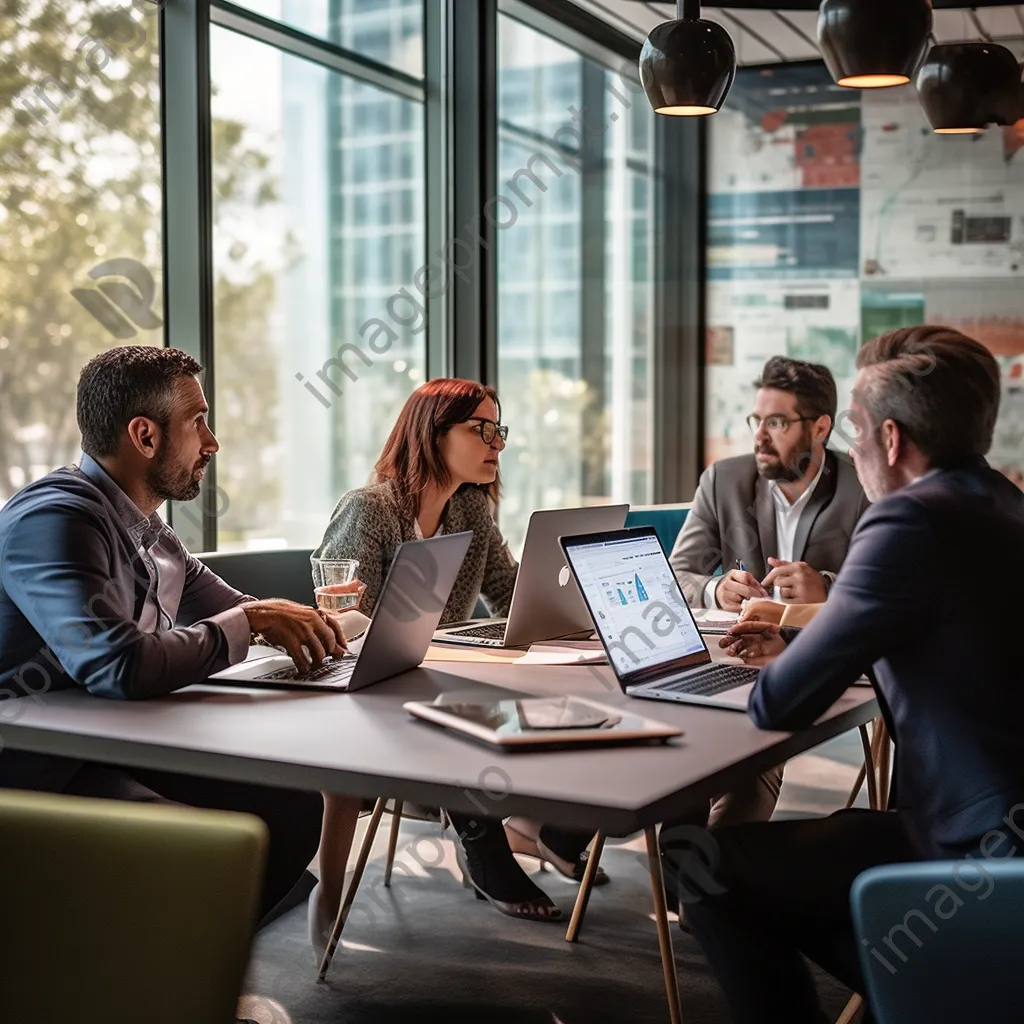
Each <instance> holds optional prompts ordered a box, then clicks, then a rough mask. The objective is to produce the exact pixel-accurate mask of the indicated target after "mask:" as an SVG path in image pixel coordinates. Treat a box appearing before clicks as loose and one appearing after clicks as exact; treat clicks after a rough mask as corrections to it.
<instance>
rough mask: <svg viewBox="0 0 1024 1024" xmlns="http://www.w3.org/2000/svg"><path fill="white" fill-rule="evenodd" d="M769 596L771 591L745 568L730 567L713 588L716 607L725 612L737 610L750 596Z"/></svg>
mask: <svg viewBox="0 0 1024 1024" xmlns="http://www.w3.org/2000/svg"><path fill="white" fill-rule="evenodd" d="M769 596H771V592H770V591H768V590H765V589H764V587H763V586H761V584H760V583H758V581H757V579H756V577H754V576H752V575H751V574H750V573H749V572H747V571H746V570H745V569H730V570H729V571H728V572H727V573H726V574H725V575H724V576H723V577H722V581H721V583H719V584H718V586H717V587H716V588H715V600H716V601H717V602H718V607H719V608H722V609H724V610H725V611H727V612H738V611H739V610H740V608H741V607H742V605H743V602H744V601H746V600H749V599H751V598H756V597H769Z"/></svg>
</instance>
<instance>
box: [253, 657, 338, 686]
mask: <svg viewBox="0 0 1024 1024" xmlns="http://www.w3.org/2000/svg"><path fill="white" fill-rule="evenodd" d="M356 660H357V659H356V656H355V655H354V654H347V655H345V656H344V657H341V658H327V659H326V660H325V661H324V662H323V664H322V665H320V666H319V667H318V668H314V669H310V670H309V671H308V672H300V671H299V670H298V669H297V668H296V667H295V666H294V665H291V666H289V667H287V668H278V669H274V671H273V672H265V673H264V674H263V675H261V676H256V678H257V679H294V680H295V681H296V682H300V683H320V682H334V681H340V680H343V679H348V677H349V676H350V675H352V672H353V670H354V669H355V667H356Z"/></svg>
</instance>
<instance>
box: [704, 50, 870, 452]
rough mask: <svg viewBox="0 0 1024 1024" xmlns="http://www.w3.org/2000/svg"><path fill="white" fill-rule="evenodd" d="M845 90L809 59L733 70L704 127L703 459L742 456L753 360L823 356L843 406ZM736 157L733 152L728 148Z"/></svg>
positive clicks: (854, 181) (851, 337)
mask: <svg viewBox="0 0 1024 1024" xmlns="http://www.w3.org/2000/svg"><path fill="white" fill-rule="evenodd" d="M859 102H860V100H859V93H852V92H851V91H850V90H846V89H840V88H839V87H838V86H836V85H835V84H834V83H833V82H832V80H831V78H830V77H829V75H828V72H827V71H826V70H825V68H824V66H823V65H818V64H809V65H797V66H793V67H788V68H778V69H771V70H768V69H765V70H752V71H747V72H744V71H741V72H740V74H739V75H738V76H737V80H736V84H735V86H734V87H733V91H732V93H731V94H730V97H729V104H728V108H727V110H728V116H724V115H726V113H727V110H725V109H723V111H722V112H721V113H720V114H719V115H717V117H718V118H721V119H722V120H721V123H719V122H718V121H716V123H715V125H714V130H713V132H712V136H711V164H710V166H711V171H710V191H711V194H710V196H709V200H708V201H709V224H708V278H709V283H708V292H707V296H708V305H707V311H708V318H707V322H708V331H707V352H706V357H707V367H708V368H707V374H708V377H707V396H708V397H707V422H706V436H707V442H706V457H707V460H708V461H709V462H710V461H713V460H715V459H719V458H724V457H726V456H729V455H739V454H742V453H744V452H748V451H750V443H751V442H750V434H749V431H748V430H747V427H746V423H745V419H746V416H747V414H748V413H749V412H750V408H751V403H752V401H753V396H754V391H753V386H752V384H753V381H754V380H755V379H756V378H757V377H758V376H759V375H760V373H761V370H762V369H763V368H764V364H765V362H766V361H767V359H768V358H769V357H771V356H773V355H787V356H791V357H792V358H794V359H807V360H810V361H812V362H821V363H824V364H825V365H827V366H828V367H829V368H830V369H831V370H832V372H833V373H834V374H835V376H836V378H837V383H838V385H839V393H840V404H843V403H844V402H846V401H847V398H848V395H849V391H850V386H851V384H852V379H853V375H854V359H855V358H856V353H857V348H858V345H859V343H860V330H859V328H860V286H859V283H858V280H857V278H858V270H859V252H858V244H859V225H860V189H859V185H860V113H859ZM737 152H741V153H743V154H744V158H745V159H742V160H736V153H737Z"/></svg>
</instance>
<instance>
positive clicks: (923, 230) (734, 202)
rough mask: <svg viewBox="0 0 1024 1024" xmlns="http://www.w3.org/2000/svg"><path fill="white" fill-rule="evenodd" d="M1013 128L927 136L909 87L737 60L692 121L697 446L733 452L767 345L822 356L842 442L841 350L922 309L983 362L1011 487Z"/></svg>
mask: <svg viewBox="0 0 1024 1024" xmlns="http://www.w3.org/2000/svg"><path fill="white" fill-rule="evenodd" d="M1009 45H1010V48H1011V49H1012V50H1013V51H1014V53H1015V54H1016V55H1017V57H1018V58H1019V57H1020V56H1021V55H1022V54H1024V44H1022V43H1020V42H1018V43H1010V44H1009ZM1022 143H1024V122H1020V123H1018V125H1017V126H1015V127H1008V128H992V129H990V130H988V131H987V132H985V133H984V134H983V135H981V136H939V135H935V134H934V133H932V132H931V130H930V129H929V127H928V125H927V123H926V121H925V119H924V115H923V114H922V112H921V107H920V103H919V101H918V98H917V94H916V92H915V90H914V89H913V88H912V87H911V86H903V87H898V88H894V89H879V90H865V91H863V92H859V91H857V90H850V89H843V88H840V87H838V86H836V85H834V84H833V82H832V80H831V78H830V77H829V74H828V72H827V71H826V69H825V67H824V65H822V64H803V65H796V66H780V67H776V68H773V69H765V70H753V69H741V70H740V72H739V73H738V74H737V77H736V82H735V85H734V86H733V89H732V91H731V93H730V95H729V100H728V102H727V104H726V106H725V108H723V110H722V111H721V112H720V113H719V114H717V115H716V116H715V117H714V118H713V119H712V121H711V124H710V162H709V193H710V195H709V205H710V225H709V248H708V268H709V282H708V336H707V376H706V394H707V403H706V408H707V414H706V415H707V420H706V438H707V446H706V452H705V457H706V459H707V460H708V461H709V462H710V461H713V460H715V459H718V458H722V457H723V456H727V455H734V454H739V453H741V452H746V451H749V450H750V434H749V431H748V430H747V428H746V425H745V424H744V422H743V420H744V417H745V416H746V415H747V413H748V412H749V411H750V403H751V402H752V401H753V388H752V386H751V385H752V381H753V380H754V379H755V378H756V377H757V376H758V372H759V371H760V369H761V368H762V366H763V364H764V362H765V360H766V359H767V358H768V357H769V356H772V355H776V354H781V355H789V356H792V357H793V358H797V359H808V360H811V361H813V362H820V363H824V364H825V365H827V366H828V367H829V368H830V369H831V370H832V372H833V374H834V375H835V377H836V381H837V384H838V386H839V409H840V415H839V418H838V422H837V429H836V431H835V433H833V436H832V441H833V444H834V445H835V446H836V447H839V448H846V447H847V446H848V445H847V439H846V437H845V432H844V430H843V426H844V423H845V422H846V421H845V419H844V416H843V411H844V410H846V409H848V408H849V399H850V391H851V388H852V385H853V381H854V378H855V376H856V367H855V359H856V356H857V349H858V348H859V347H860V345H861V344H862V343H863V342H864V341H867V340H868V339H870V338H874V337H876V336H878V335H879V334H882V333H884V332H885V331H889V330H893V329H895V328H897V327H909V326H913V325H915V324H921V323H935V324H944V325H948V326H950V327H955V328H957V329H958V330H961V331H963V332H964V333H965V334H967V335H968V336H969V337H972V338H975V339H977V340H978V341H980V342H981V343H982V344H984V345H986V346H987V347H988V348H989V349H990V350H991V351H992V353H993V354H994V355H995V356H996V359H997V360H998V362H999V363H1000V365H1001V367H1002V373H1003V397H1002V403H1001V406H1000V415H999V420H998V422H997V424H996V431H995V437H994V439H993V445H992V449H991V452H990V453H989V461H990V462H991V463H992V465H994V466H996V467H997V468H999V469H1001V470H1002V471H1003V472H1004V473H1006V474H1007V476H1009V477H1010V478H1011V479H1013V480H1015V481H1016V482H1017V483H1018V484H1019V485H1021V486H1022V487H1024V316H1022V314H1021V306H1020V300H1019V295H1020V287H1021V279H1022V277H1024V258H1022V253H1024V149H1022Z"/></svg>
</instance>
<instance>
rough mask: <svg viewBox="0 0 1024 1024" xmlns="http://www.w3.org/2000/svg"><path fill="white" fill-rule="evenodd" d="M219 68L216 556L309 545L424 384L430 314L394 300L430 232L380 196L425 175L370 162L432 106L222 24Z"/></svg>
mask: <svg viewBox="0 0 1024 1024" xmlns="http://www.w3.org/2000/svg"><path fill="white" fill-rule="evenodd" d="M211 69H212V76H213V85H214V97H213V113H214V160H215V166H216V168H217V178H216V180H215V203H216V222H215V229H214V260H215V274H216V287H215V351H216V389H217V393H216V398H217V406H216V413H217V419H216V428H217V434H218V437H219V439H220V441H221V444H222V451H221V454H220V455H219V456H218V483H219V484H220V486H222V487H223V488H224V490H225V491H226V493H227V495H228V497H229V499H230V506H229V508H228V510H227V511H226V512H225V513H224V514H223V515H222V516H221V518H220V520H219V521H218V530H219V536H220V540H219V547H221V548H222V549H231V548H241V547H250V548H252V547H258V546H265V547H271V546H285V545H289V546H310V547H311V546H313V545H315V544H317V543H319V540H320V538H321V536H322V535H323V530H324V527H325V526H326V524H327V521H328V518H329V516H330V512H331V509H332V508H333V507H334V504H335V503H336V501H337V500H338V498H339V497H340V495H341V494H342V493H343V492H344V491H346V490H348V489H350V488H352V487H358V486H361V485H362V484H364V483H366V481H367V477H368V476H369V474H370V472H371V470H372V468H373V464H374V462H375V461H376V458H377V456H378V454H379V453H380V449H381V447H382V446H383V443H384V440H385V438H386V436H387V433H388V431H389V430H390V428H391V426H392V424H393V422H394V420H395V417H396V416H397V414H398V410H399V409H400V408H401V405H402V403H403V402H404V401H405V399H406V397H407V396H408V394H409V392H410V391H411V390H412V389H413V388H414V387H415V386H416V384H417V383H419V382H420V381H421V380H423V374H424V367H425V341H424V339H425V337H426V334H425V330H424V327H425V315H424V314H422V313H418V312H417V311H416V310H412V309H410V308H409V307H408V306H407V305H403V303H402V301H400V300H396V299H395V295H396V293H397V292H398V290H399V289H401V288H402V287H403V286H405V287H406V288H408V287H410V285H411V282H410V281H409V280H408V279H406V277H405V276H403V275H404V274H405V270H406V269H407V268H408V266H409V265H410V263H411V264H412V265H414V266H416V267H419V266H421V265H422V264H423V262H424V246H425V242H424V227H423V220H422V218H420V219H419V220H410V219H404V218H400V217H399V218H397V219H396V218H394V217H392V211H398V210H400V208H401V204H400V202H390V201H384V202H382V201H381V197H390V196H392V195H398V196H400V195H401V194H402V192H403V191H405V190H406V189H408V188H409V187H410V184H411V185H412V186H413V187H415V188H416V189H418V190H419V191H420V192H422V190H423V178H424V170H423V166H422V164H421V163H417V164H415V165H414V166H413V167H412V168H411V173H410V177H409V180H405V181H398V180H391V179H389V178H387V177H381V175H380V173H379V171H377V170H374V169H373V168H371V167H370V166H369V165H367V164H365V163H363V162H361V160H360V158H361V157H365V156H366V155H367V154H374V155H375V156H376V157H377V158H378V159H379V158H380V156H381V154H385V155H388V156H394V155H395V150H396V149H399V148H400V147H404V146H406V145H409V146H410V148H411V149H412V150H413V152H416V153H420V152H422V148H423V147H422V131H423V121H422V107H421V106H420V105H419V104H416V103H412V101H409V100H406V99H403V98H400V97H398V96H395V95H394V94H391V93H388V92H385V91H383V90H381V89H377V88H374V87H371V86H368V85H365V84H363V83H360V82H356V81H354V80H352V79H349V78H347V77H344V76H341V75H338V74H335V73H333V72H330V71H328V70H327V69H325V68H322V67H319V66H317V65H314V64H311V63H309V62H306V61H303V60H300V59H299V58H296V57H292V56H290V55H286V54H282V53H280V52H278V51H276V50H273V49H271V48H269V47H267V46H265V45H264V44H262V43H259V42H256V41H254V40H251V39H248V38H245V37H243V36H239V35H236V34H235V33H232V32H229V31H227V30H225V29H220V28H216V27H214V28H213V30H212V32H211ZM402 104H409V105H411V106H413V107H414V109H415V111H416V116H415V117H413V118H412V119H411V120H410V122H409V123H411V124H412V125H413V126H414V127H413V128H412V129H410V130H409V131H407V132H404V133H395V132H394V131H393V129H392V127H391V126H392V125H394V124H398V123H400V122H401V119H400V118H398V117H396V116H395V107H396V106H399V105H402ZM397 163H398V161H397V160H394V161H393V162H392V165H393V166H397ZM357 211H358V212H357ZM413 294H417V293H416V292H415V291H413Z"/></svg>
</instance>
